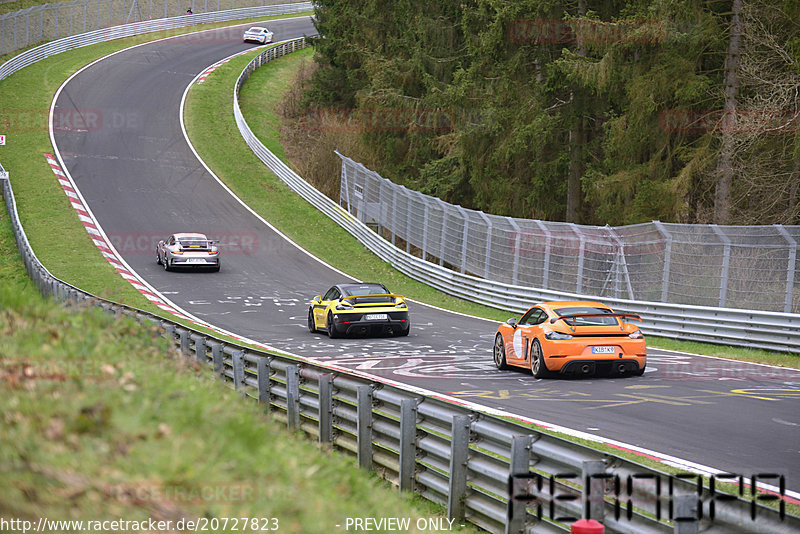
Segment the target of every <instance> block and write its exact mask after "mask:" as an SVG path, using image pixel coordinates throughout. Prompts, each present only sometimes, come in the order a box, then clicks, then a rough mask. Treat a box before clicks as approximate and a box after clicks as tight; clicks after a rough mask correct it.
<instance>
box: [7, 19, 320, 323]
mask: <svg viewBox="0 0 800 534" xmlns="http://www.w3.org/2000/svg"><path fill="white" fill-rule="evenodd" d="M307 14H308V13H306V14H299V15H292V16H303V15H307ZM275 18H285V16H284V15H280V16H275V17H268V18H267V19H265V18H263V17H260V18H256V19H248V20H250V21H256V20H269V19H275ZM240 22H245V21H231V22H224V23H215V24H204V25H198V26H194V27H188V28H180V29H176V30H169V31H165V32H156V33H152V34H146V35H139V36H135V37H130V38H126V39H120V40H115V41H109V42H106V43H101V44H97V45H92V46H88V47H83V48H79V49H77V50H71V51H69V52H65V53H62V54H59V55H57V56H55V57H52V58H48V59H45V60H42V61H39V62H37V63H35V64H33V65H31V66H29V67H26V68H24V69H22V70H20V71H18V72H16V73H14V74H13V75H11V76H9V77H8V78H6V79H4V80H2V81H0V102H2V108H0V131H1V133H4V134H6V136H7V141H6V142H7V144H6V146H1V147H0V163H2V164H3V167H4V168H5V169H6V170H7V171H9V173H10V178H11V184H12V186H13V189H14V195H15V197H16V200H17V205H18V210H19V213H20V219H21V221H22V224H23V226H24V228H25V231H26V233H27V235H28V239H29V241H30V243H31V246H32V247H33V249H34V251H35V252H36V254H37V256H38V257H39V260H40V261H41V262H42V263H43V264H44V265H45V266H46V267H47V268H48V269H49V270H50V272H51V273H53V275H54V276H56V277H57V278H60V279H62V280H65V281H68V282H69V283H71V284H73V285H75V286H78V287H80V288H82V289H84V290H85V291H87V292H89V293H93V294H95V295H97V296H100V297H103V298H107V299H109V300H113V301H116V302H120V303H123V304H127V305H130V306H134V307H136V308H139V309H141V310H144V311H148V312H150V313H157V314H160V315H162V316H165V317H167V318H169V319H171V320H177V321H178V322H182V323H184V324H186V325H187V326H191V327H192V328H198V327H197V326H196V325H194V324H192V323H189V322H186V321H181V320H178V319H176V318H175V317H174V316H172V315H170V314H166V313H164V312H162V311H161V310H160V309H159V308H157V307H156V306H155V305H154V304H152V303H151V302H150V301H149V300H147V299H146V298H144V297H143V296H142V295H141V294H140V293H139V292H138V291H137V290H136V289H134V288H133V287H132V286H131V285H130V284H129V283H127V282H126V281H125V280H124V279H123V278H122V277H120V275H119V273H118V272H117V271H116V270H115V269H114V268H113V267H111V265H110V264H109V263H108V262H107V261H106V260H105V259H104V258H103V256H102V255H101V254H100V252H99V251H98V249H97V247H96V246H95V245H94V243H93V242H92V241H91V240H90V239H89V235H88V234H87V233H86V230H85V229H84V228H83V226H82V225H81V224H80V221H79V220H78V217H77V215H76V214H75V211H74V210H73V209H72V207H71V206H70V204H69V202H68V201H67V197H66V195H65V194H64V191H63V190H62V189H61V186H60V185H59V184H58V181H57V179H56V176H55V175H54V174H53V172H52V170H51V169H50V167H49V165H48V164H47V162H46V160H45V158H44V156H42V154H43V153H45V152H46V153H51V154H52V153H53V148H52V145H51V144H50V138H49V136H48V132H47V116H48V112H49V108H50V103H51V101H52V98H53V95H54V94H55V92H56V90H57V89H58V87H59V86H60V85H61V84H62V83H63V82H64V80H66V79H67V78H68V77H69V76H70V75H71V74H72V73H73V72H75V71H76V70H78V69H80V68H81V67H83V66H84V65H86V64H88V63H90V62H92V61H94V60H95V59H97V58H100V57H103V56H105V55H107V54H110V53H112V52H115V51H117V50H121V49H124V48H127V47H129V46H132V45H135V44H137V43H141V42H146V41H151V40H155V39H161V38H163V37H168V36H173V35H180V34H182V33H189V32H192V31H196V30H198V29H208V28H217V27H226V26H230V25H231V24H237V23H240ZM3 60H4V59H3ZM54 229H57V230H54ZM199 329H200V330H201V331H204V332H207V333H208V332H210V331H209V330H206V329H203V328H199Z"/></svg>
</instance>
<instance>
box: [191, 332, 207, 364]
mask: <svg viewBox="0 0 800 534" xmlns="http://www.w3.org/2000/svg"><path fill="white" fill-rule="evenodd" d="M194 357H195V359H196V360H197V363H206V338H204V337H199V338H197V339H195V340H194Z"/></svg>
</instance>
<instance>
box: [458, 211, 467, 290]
mask: <svg viewBox="0 0 800 534" xmlns="http://www.w3.org/2000/svg"><path fill="white" fill-rule="evenodd" d="M456 209H458V213H459V214H461V218H462V219H463V221H464V230H463V231H462V233H461V273H462V274H463V273H466V272H467V238H468V237H469V217H468V216H467V212H466V211H465V210H464V208H462V207H461V206H456Z"/></svg>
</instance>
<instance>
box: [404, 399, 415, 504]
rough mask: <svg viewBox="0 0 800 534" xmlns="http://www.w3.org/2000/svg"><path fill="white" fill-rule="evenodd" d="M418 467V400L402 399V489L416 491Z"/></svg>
mask: <svg viewBox="0 0 800 534" xmlns="http://www.w3.org/2000/svg"><path fill="white" fill-rule="evenodd" d="M416 467H417V401H416V399H404V400H402V401H400V491H414V474H415V472H416Z"/></svg>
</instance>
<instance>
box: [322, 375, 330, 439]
mask: <svg viewBox="0 0 800 534" xmlns="http://www.w3.org/2000/svg"><path fill="white" fill-rule="evenodd" d="M331 441H333V377H332V375H331V374H330V373H326V374H324V375H321V376H320V377H319V442H320V443H326V444H327V443H330V442H331Z"/></svg>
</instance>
